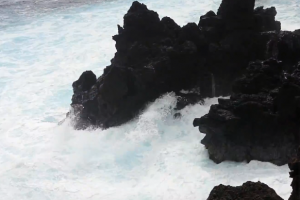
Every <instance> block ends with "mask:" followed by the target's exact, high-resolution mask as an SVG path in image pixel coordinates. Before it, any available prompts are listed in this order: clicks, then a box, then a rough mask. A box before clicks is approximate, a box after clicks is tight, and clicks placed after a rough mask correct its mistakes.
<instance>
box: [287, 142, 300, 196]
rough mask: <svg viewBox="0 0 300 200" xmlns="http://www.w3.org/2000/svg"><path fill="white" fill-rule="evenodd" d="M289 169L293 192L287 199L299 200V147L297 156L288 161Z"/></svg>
mask: <svg viewBox="0 0 300 200" xmlns="http://www.w3.org/2000/svg"><path fill="white" fill-rule="evenodd" d="M289 167H290V169H291V172H290V177H291V178H293V181H292V184H291V185H292V188H293V192H292V195H291V196H290V198H289V200H300V148H299V149H298V157H297V158H295V159H294V160H293V161H292V162H291V163H289Z"/></svg>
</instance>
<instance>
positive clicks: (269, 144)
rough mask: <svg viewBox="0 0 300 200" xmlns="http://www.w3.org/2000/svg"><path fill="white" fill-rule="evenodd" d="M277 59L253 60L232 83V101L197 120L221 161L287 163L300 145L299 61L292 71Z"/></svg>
mask: <svg viewBox="0 0 300 200" xmlns="http://www.w3.org/2000/svg"><path fill="white" fill-rule="evenodd" d="M284 68H285V65H284V64H283V63H282V62H280V61H277V60H275V59H270V60H266V61H264V62H253V63H251V64H250V65H249V67H248V69H247V72H246V73H245V75H244V76H243V77H241V78H240V79H238V80H237V81H236V82H235V83H234V85H233V92H234V94H233V95H232V96H231V97H230V99H219V104H218V105H213V106H212V107H211V108H210V111H209V113H208V114H207V115H205V116H203V117H202V118H200V119H195V120H194V126H199V130H200V131H201V132H203V133H205V134H206V136H205V137H204V139H203V140H202V144H204V145H205V146H206V148H207V149H208V152H209V155H210V158H211V159H212V160H214V161H215V162H217V163H220V162H222V161H224V160H233V161H239V162H240V161H251V160H259V161H268V162H272V163H274V164H276V165H283V164H287V163H288V162H289V161H291V159H292V158H293V157H295V155H296V150H297V146H299V145H300V140H299V139H300V132H299V130H300V101H299V100H300V73H299V72H300V63H299V64H298V65H295V66H294V67H291V68H292V72H288V71H287V70H284Z"/></svg>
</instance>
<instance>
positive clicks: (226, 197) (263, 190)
mask: <svg viewBox="0 0 300 200" xmlns="http://www.w3.org/2000/svg"><path fill="white" fill-rule="evenodd" d="M246 199H249V200H250V199H251V200H252V199H257V200H283V199H282V198H281V197H279V196H278V195H277V194H276V192H275V191H274V190H273V189H272V188H270V187H269V186H267V185H266V184H264V183H261V182H257V183H253V182H246V183H244V184H243V185H242V186H238V187H232V186H224V185H219V186H216V187H215V188H214V189H213V190H212V191H211V193H210V195H209V197H208V199H207V200H246Z"/></svg>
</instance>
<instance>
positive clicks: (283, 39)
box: [69, 0, 298, 129]
mask: <svg viewBox="0 0 300 200" xmlns="http://www.w3.org/2000/svg"><path fill="white" fill-rule="evenodd" d="M276 14H277V12H276V9H275V8H274V7H271V8H267V9H264V8H263V7H259V8H256V9H254V0H244V1H239V0H224V1H223V2H222V4H221V6H220V8H219V10H218V12H217V14H216V13H214V12H213V11H209V12H208V13H206V14H205V15H203V16H201V17H200V22H199V24H198V25H197V24H195V23H188V24H187V25H185V26H183V27H180V26H178V25H177V24H176V23H175V22H174V21H173V20H172V19H171V18H169V17H163V18H162V19H160V18H159V17H158V14H157V13H156V12H154V11H151V10H148V8H147V7H146V5H144V4H141V3H139V2H137V1H135V2H133V4H132V6H131V7H130V9H129V10H128V12H127V13H126V14H125V16H124V25H123V27H121V26H118V32H119V33H118V35H115V36H113V39H114V40H115V41H116V50H117V52H116V54H115V56H114V58H113V59H112V60H111V65H109V66H107V67H106V68H105V69H104V71H103V74H102V75H101V76H100V77H99V78H96V76H95V75H94V74H93V72H91V71H86V72H84V73H83V74H82V75H81V76H80V78H79V79H78V80H77V81H75V82H74V83H73V89H74V94H73V98H72V104H71V106H72V110H71V113H74V114H75V115H69V116H73V118H74V120H73V121H74V123H75V128H77V129H84V128H87V127H90V126H95V127H102V128H108V127H112V126H117V125H120V124H122V123H125V122H127V121H129V120H131V119H133V118H134V117H135V116H136V115H137V114H138V113H139V112H140V111H141V110H142V109H143V108H144V106H145V105H146V104H147V103H148V102H151V101H153V100H155V99H156V98H158V97H159V96H160V95H162V94H164V93H166V92H171V91H172V92H175V93H176V94H177V95H178V96H179V97H181V98H180V99H181V100H180V101H179V104H178V109H180V108H183V107H184V106H185V105H187V104H189V103H197V102H199V101H200V100H201V99H202V98H204V97H214V96H220V95H230V94H232V92H231V87H232V83H233V80H234V79H236V78H238V77H240V76H241V75H242V74H243V73H244V72H245V69H246V67H247V65H248V63H249V62H250V61H252V60H264V59H267V58H269V57H272V56H275V57H277V58H278V59H280V60H282V61H284V62H286V64H287V65H288V66H290V65H291V63H294V62H295V60H293V59H294V56H295V55H292V54H290V53H289V52H290V50H291V48H296V47H297V45H294V43H295V42H298V38H296V36H295V34H294V33H291V32H281V31H280V22H278V21H276V20H275V16H276ZM193 89H195V90H198V91H200V95H199V93H191V94H188V95H184V94H183V93H181V92H180V91H181V90H193ZM74 116H75V117H74Z"/></svg>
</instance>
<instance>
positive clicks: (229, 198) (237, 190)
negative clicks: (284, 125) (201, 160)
mask: <svg viewBox="0 0 300 200" xmlns="http://www.w3.org/2000/svg"><path fill="white" fill-rule="evenodd" d="M289 167H290V169H291V170H292V171H291V172H290V177H291V178H293V181H292V184H291V185H292V188H293V191H292V194H291V196H290V198H289V200H299V199H300V148H299V151H298V157H296V158H294V159H293V161H292V162H291V163H289ZM253 199H257V200H282V198H281V197H279V196H278V195H277V194H276V192H275V191H274V190H273V189H272V188H270V187H269V186H268V185H266V184H264V183H261V182H257V183H253V182H246V183H244V184H243V185H242V186H237V187H232V186H224V185H219V186H216V187H214V188H213V190H212V191H211V193H210V194H209V197H208V199H207V200H253Z"/></svg>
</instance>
